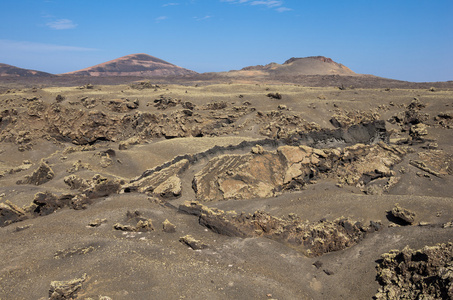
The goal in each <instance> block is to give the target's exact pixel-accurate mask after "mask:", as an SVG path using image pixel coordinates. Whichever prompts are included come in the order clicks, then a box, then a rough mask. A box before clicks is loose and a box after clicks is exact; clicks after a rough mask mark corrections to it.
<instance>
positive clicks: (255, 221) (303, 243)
mask: <svg viewBox="0 0 453 300" xmlns="http://www.w3.org/2000/svg"><path fill="white" fill-rule="evenodd" d="M179 210H180V211H181V212H185V213H188V214H192V215H196V216H198V217H199V223H200V224H201V225H203V226H205V227H207V228H209V229H211V230H212V231H214V232H216V233H218V234H223V235H227V236H235V237H242V238H245V237H256V236H263V237H267V238H270V239H272V240H276V241H278V242H281V243H283V244H285V245H287V246H290V247H291V248H294V249H296V250H298V251H301V252H303V253H304V254H305V255H307V256H310V257H312V256H320V255H322V254H324V253H328V252H331V251H338V250H342V249H345V248H347V247H350V246H352V245H355V244H357V243H358V242H359V241H361V240H362V239H363V238H364V237H365V236H366V234H368V233H371V232H374V231H376V230H379V229H380V228H381V227H382V225H380V223H377V222H370V225H369V226H364V225H363V224H361V223H360V222H354V221H352V220H350V219H348V218H339V219H336V220H334V221H332V222H328V221H326V220H321V221H319V222H316V223H309V222H307V221H303V220H301V219H300V218H298V217H297V216H296V215H294V214H291V215H289V216H288V217H287V218H285V219H281V218H277V217H274V216H271V215H269V214H268V213H265V212H262V211H256V212H255V213H253V214H244V213H241V214H238V213H236V212H234V211H229V212H225V211H223V210H219V209H211V208H208V207H207V206H204V205H202V204H200V203H199V202H186V203H184V204H182V205H180V206H179Z"/></svg>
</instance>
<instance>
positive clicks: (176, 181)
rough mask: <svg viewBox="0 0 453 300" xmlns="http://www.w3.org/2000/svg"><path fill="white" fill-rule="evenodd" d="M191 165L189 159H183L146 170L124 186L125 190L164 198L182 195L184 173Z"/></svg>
mask: <svg viewBox="0 0 453 300" xmlns="http://www.w3.org/2000/svg"><path fill="white" fill-rule="evenodd" d="M188 167H189V161H188V160H187V159H182V160H180V161H178V162H176V163H174V164H171V165H169V166H168V167H166V168H163V169H161V170H159V171H152V170H149V171H145V172H144V173H143V175H142V176H140V177H139V178H138V179H136V180H133V181H132V182H131V183H129V184H127V185H125V186H124V187H123V191H125V192H135V191H136V192H139V193H150V194H155V195H158V196H161V197H164V198H168V197H177V196H179V195H181V179H180V178H179V175H181V174H182V172H183V171H185V170H186V169H187V168H188Z"/></svg>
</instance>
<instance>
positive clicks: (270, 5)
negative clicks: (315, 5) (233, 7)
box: [220, 0, 293, 12]
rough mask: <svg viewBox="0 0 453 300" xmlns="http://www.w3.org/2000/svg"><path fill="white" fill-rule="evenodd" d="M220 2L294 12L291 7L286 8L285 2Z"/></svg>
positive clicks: (259, 0) (249, 0)
mask: <svg viewBox="0 0 453 300" xmlns="http://www.w3.org/2000/svg"><path fill="white" fill-rule="evenodd" d="M220 2H228V3H234V4H248V5H252V6H258V5H261V6H265V7H267V8H270V9H275V10H276V11H278V12H285V11H290V10H293V9H291V8H289V7H285V6H283V5H284V1H282V0H220Z"/></svg>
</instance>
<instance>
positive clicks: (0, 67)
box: [0, 63, 54, 77]
mask: <svg viewBox="0 0 453 300" xmlns="http://www.w3.org/2000/svg"><path fill="white" fill-rule="evenodd" d="M6 76H8V77H51V76H54V75H53V74H50V73H46V72H41V71H36V70H29V69H22V68H18V67H15V66H11V65H7V64H1V63H0V77H6Z"/></svg>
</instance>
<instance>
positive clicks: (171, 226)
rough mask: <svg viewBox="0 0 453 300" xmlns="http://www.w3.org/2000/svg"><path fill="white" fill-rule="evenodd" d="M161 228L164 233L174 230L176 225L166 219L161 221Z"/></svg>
mask: <svg viewBox="0 0 453 300" xmlns="http://www.w3.org/2000/svg"><path fill="white" fill-rule="evenodd" d="M162 230H163V231H164V232H166V233H173V232H176V226H175V225H174V224H172V223H171V222H170V221H168V219H165V221H163V222H162Z"/></svg>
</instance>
